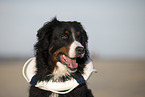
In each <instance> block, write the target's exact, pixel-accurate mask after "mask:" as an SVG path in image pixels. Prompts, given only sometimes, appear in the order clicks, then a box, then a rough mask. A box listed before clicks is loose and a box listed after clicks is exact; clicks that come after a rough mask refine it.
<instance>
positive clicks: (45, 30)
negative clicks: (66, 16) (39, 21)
mask: <svg viewBox="0 0 145 97" xmlns="http://www.w3.org/2000/svg"><path fill="white" fill-rule="evenodd" d="M58 23H59V21H58V20H57V19H56V17H55V18H54V19H53V20H52V21H50V22H46V23H45V24H44V25H43V27H41V28H40V29H39V30H38V33H37V38H38V42H37V43H36V45H35V48H36V49H37V50H41V51H42V50H46V49H47V48H48V47H49V45H50V40H51V36H52V34H53V30H54V28H55V27H56V26H57V24H58Z"/></svg>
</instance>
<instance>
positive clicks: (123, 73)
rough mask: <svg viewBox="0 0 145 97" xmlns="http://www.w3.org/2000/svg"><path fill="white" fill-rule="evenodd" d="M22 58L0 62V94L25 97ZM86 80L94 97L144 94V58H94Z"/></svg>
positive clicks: (26, 96) (26, 92)
mask: <svg viewBox="0 0 145 97" xmlns="http://www.w3.org/2000/svg"><path fill="white" fill-rule="evenodd" d="M24 62H25V61H0V97H28V91H29V84H28V83H27V82H26V81H25V79H24V78H23V76H22V73H21V71H22V67H23V64H24ZM94 66H95V68H96V70H97V71H98V73H93V74H92V76H91V78H90V79H89V81H88V87H89V88H91V89H92V92H93V94H94V96H95V97H145V61H128V60H126V61H123V60H122V61H121V60H96V61H94Z"/></svg>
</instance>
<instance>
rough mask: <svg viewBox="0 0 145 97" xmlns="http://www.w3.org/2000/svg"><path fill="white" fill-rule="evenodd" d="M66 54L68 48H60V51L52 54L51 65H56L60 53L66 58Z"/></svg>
mask: <svg viewBox="0 0 145 97" xmlns="http://www.w3.org/2000/svg"><path fill="white" fill-rule="evenodd" d="M68 52H69V48H67V47H61V48H60V49H58V50H57V51H56V52H54V54H53V58H52V63H53V64H54V65H56V63H57V62H58V61H59V56H58V54H59V53H62V54H65V55H66V56H68Z"/></svg>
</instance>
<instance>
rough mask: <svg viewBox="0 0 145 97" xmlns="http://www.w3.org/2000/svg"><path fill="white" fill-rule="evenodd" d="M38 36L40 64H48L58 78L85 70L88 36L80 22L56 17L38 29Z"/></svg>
mask: <svg viewBox="0 0 145 97" xmlns="http://www.w3.org/2000/svg"><path fill="white" fill-rule="evenodd" d="M37 37H38V42H37V44H36V45H35V49H36V58H37V64H38V65H39V64H40V65H42V64H44V65H46V66H48V67H49V68H48V69H49V71H51V72H49V73H51V74H53V75H54V76H56V78H58V77H61V76H65V75H66V74H70V73H74V72H76V71H81V72H82V71H83V67H84V66H83V65H84V62H85V61H86V59H87V55H88V49H87V41H88V37H87V34H86V32H85V30H84V29H83V27H82V25H81V24H80V23H79V22H76V21H74V22H63V21H58V20H57V19H56V18H54V19H53V20H52V21H50V22H47V23H45V24H44V26H43V27H42V28H40V29H39V30H38V34H37ZM40 61H41V62H40ZM38 68H39V66H38Z"/></svg>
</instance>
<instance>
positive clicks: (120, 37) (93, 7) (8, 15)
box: [0, 0, 145, 58]
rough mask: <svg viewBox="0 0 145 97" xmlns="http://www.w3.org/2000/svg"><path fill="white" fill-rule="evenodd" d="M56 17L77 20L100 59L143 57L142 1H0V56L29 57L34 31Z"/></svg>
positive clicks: (144, 23) (144, 20) (144, 16)
mask: <svg viewBox="0 0 145 97" xmlns="http://www.w3.org/2000/svg"><path fill="white" fill-rule="evenodd" d="M54 16H57V18H58V19H59V20H62V21H80V22H81V23H82V25H83V26H84V28H85V30H86V31H87V32H88V36H89V50H90V53H91V54H94V53H95V54H97V55H99V56H100V57H101V58H116V57H118V58H120V57H121V58H122V57H126V58H145V0H88V1H87V0H80V1H78V0H73V1H69V0H60V1H58V0H40V1H38V0H31V1H30V0H29V1H24V0H23V1H21V0H11V1H8V0H5V1H2V0H1V1H0V21H1V22H0V56H28V55H30V56H33V54H34V51H33V45H34V44H35V42H36V33H37V30H38V29H39V28H40V27H41V26H42V25H43V24H44V23H45V22H47V21H50V20H51V19H52V18H53V17H54Z"/></svg>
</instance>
